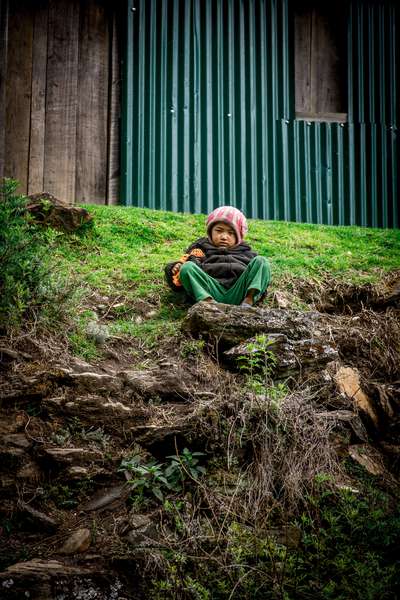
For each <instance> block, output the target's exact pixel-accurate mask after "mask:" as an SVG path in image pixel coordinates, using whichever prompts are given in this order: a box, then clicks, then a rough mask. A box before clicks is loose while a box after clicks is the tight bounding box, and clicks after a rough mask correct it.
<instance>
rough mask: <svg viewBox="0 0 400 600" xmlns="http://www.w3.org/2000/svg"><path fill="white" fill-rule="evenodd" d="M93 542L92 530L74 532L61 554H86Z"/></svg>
mask: <svg viewBox="0 0 400 600" xmlns="http://www.w3.org/2000/svg"><path fill="white" fill-rule="evenodd" d="M91 541H92V536H91V533H90V529H86V528H82V529H77V530H76V531H74V533H73V534H72V535H70V536H69V538H68V539H67V540H66V541H65V542H64V544H63V546H62V548H61V550H60V554H77V553H81V552H86V550H88V549H89V547H90V544H91Z"/></svg>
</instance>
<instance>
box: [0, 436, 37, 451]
mask: <svg viewBox="0 0 400 600" xmlns="http://www.w3.org/2000/svg"><path fill="white" fill-rule="evenodd" d="M1 441H2V443H3V444H6V445H10V446H16V447H17V448H22V449H25V450H27V449H28V448H30V447H31V446H32V442H31V441H30V440H28V438H27V437H26V435H25V434H24V433H10V434H8V435H4V436H3V437H2V439H1Z"/></svg>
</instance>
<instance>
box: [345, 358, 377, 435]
mask: <svg viewBox="0 0 400 600" xmlns="http://www.w3.org/2000/svg"><path fill="white" fill-rule="evenodd" d="M334 379H335V381H336V383H337V386H338V388H339V391H340V392H341V393H342V394H344V395H345V396H346V397H347V398H348V399H349V400H351V401H352V402H353V404H354V406H355V407H357V408H358V409H359V410H360V411H361V413H363V414H364V415H366V416H367V417H368V418H369V420H370V421H372V423H373V425H374V426H375V427H376V428H378V426H379V420H378V415H377V414H376V410H375V407H374V406H373V403H372V401H371V400H370V398H368V396H367V395H366V394H364V392H363V391H362V389H361V383H360V375H359V373H358V371H357V370H356V369H352V368H350V367H340V369H339V370H338V371H337V373H336V375H335V376H334Z"/></svg>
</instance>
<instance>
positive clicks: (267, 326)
mask: <svg viewBox="0 0 400 600" xmlns="http://www.w3.org/2000/svg"><path fill="white" fill-rule="evenodd" d="M324 320H325V316H324V315H322V314H320V313H318V312H302V311H296V310H280V309H278V308H253V309H243V308H241V307H240V306H231V305H228V304H219V303H218V304H217V303H212V302H198V303H197V304H195V305H194V306H192V307H191V308H190V309H189V311H188V313H187V316H186V318H185V320H184V322H183V329H184V331H187V332H189V333H190V334H192V335H202V336H204V337H212V338H214V339H217V340H218V342H219V343H220V344H222V345H223V346H224V347H225V348H227V347H232V346H234V345H237V344H240V343H242V342H243V341H244V340H247V339H249V338H252V337H254V336H256V335H258V334H262V333H267V334H276V333H279V334H284V335H286V336H287V337H288V338H289V339H290V340H301V339H310V337H313V338H315V337H318V338H321V337H322V338H323V336H324Z"/></svg>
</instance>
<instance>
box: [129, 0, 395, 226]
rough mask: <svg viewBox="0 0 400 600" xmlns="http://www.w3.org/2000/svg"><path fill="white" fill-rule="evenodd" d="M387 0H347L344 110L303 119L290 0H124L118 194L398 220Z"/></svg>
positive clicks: (302, 215) (262, 213)
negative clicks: (339, 116)
mask: <svg viewBox="0 0 400 600" xmlns="http://www.w3.org/2000/svg"><path fill="white" fill-rule="evenodd" d="M398 13H399V9H398V8H396V7H395V4H394V3H393V2H381V3H379V2H374V3H367V2H362V1H358V2H357V1H353V2H351V3H350V5H349V15H348V40H349V41H348V99H349V104H348V122H347V123H319V122H310V123H308V122H305V121H297V120H295V119H294V73H293V71H294V67H293V31H292V19H291V15H290V3H289V1H288V0H142V1H139V0H137V1H134V0H127V22H128V26H127V45H126V52H125V61H124V73H125V76H124V90H125V91H124V94H123V98H124V105H123V124H122V125H123V127H122V129H123V140H122V201H123V203H125V204H128V205H134V206H145V207H150V208H159V209H166V210H173V211H187V212H202V213H207V212H208V211H210V210H211V209H212V208H214V207H216V206H218V205H220V204H227V203H231V204H234V205H236V206H237V207H238V208H241V209H242V210H243V211H244V212H245V214H246V215H247V216H248V217H254V218H262V219H279V220H290V221H299V222H300V221H306V222H312V223H326V224H359V225H368V226H383V227H397V226H398V225H399V215H398V208H397V203H398V200H397V195H398V189H397V186H398V184H397V173H398V157H397V152H398V150H397V121H398V116H399V106H398V104H399V98H398V85H399V84H398V81H397V77H398V76H397V73H396V59H398V53H399V35H400V34H399V27H398V25H399V14H398ZM396 27H397V30H396Z"/></svg>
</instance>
